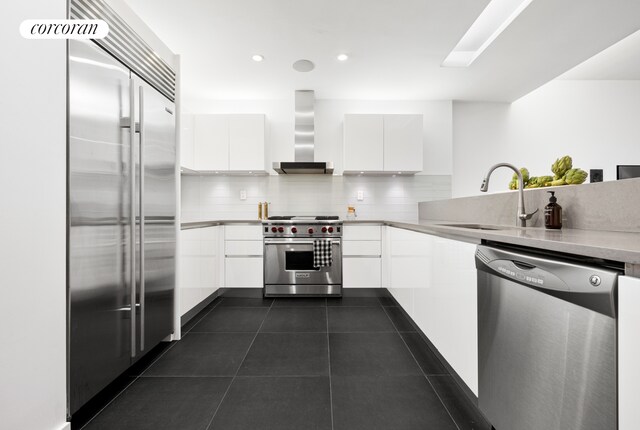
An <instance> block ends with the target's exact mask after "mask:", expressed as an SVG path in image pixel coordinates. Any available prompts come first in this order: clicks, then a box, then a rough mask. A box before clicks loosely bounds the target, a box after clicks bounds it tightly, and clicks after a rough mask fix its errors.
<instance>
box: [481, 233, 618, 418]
mask: <svg viewBox="0 0 640 430" xmlns="http://www.w3.org/2000/svg"><path fill="white" fill-rule="evenodd" d="M476 267H477V269H478V342H479V345H478V367H479V369H478V370H479V373H478V378H479V379H478V383H479V388H478V406H479V407H480V410H481V411H482V412H483V413H484V414H485V415H486V417H487V418H488V419H489V421H490V422H491V424H492V425H493V426H494V428H495V429H496V430H529V429H531V430H534V429H535V430H540V429H544V430H574V429H575V430H578V429H580V430H615V429H617V372H616V362H617V341H616V295H617V291H616V286H617V278H618V275H619V271H618V270H617V268H615V267H611V268H610V267H605V266H597V265H594V266H591V265H587V264H582V262H579V261H572V260H564V259H560V258H558V259H556V258H547V257H546V256H544V255H542V256H541V255H535V254H529V253H528V252H526V251H524V252H523V251H520V250H515V251H514V250H506V249H500V248H497V247H489V246H484V245H480V246H478V249H477V251H476Z"/></svg>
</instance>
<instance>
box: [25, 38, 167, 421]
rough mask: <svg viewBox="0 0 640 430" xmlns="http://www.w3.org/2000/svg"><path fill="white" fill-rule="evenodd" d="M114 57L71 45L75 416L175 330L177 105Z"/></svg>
mask: <svg viewBox="0 0 640 430" xmlns="http://www.w3.org/2000/svg"><path fill="white" fill-rule="evenodd" d="M114 37H115V35H114ZM133 48H135V47H127V46H125V45H123V46H121V51H122V52H123V54H122V56H123V57H122V58H124V60H125V62H126V60H127V58H126V57H125V55H126V54H127V53H130V52H132V51H133ZM136 49H137V48H136ZM115 54H116V55H114V52H108V51H107V50H105V49H103V47H101V46H98V45H97V44H96V43H94V42H92V41H74V40H72V41H69V62H68V64H69V69H68V73H69V82H68V88H69V99H68V101H69V104H68V109H69V112H68V118H69V124H68V130H69V140H68V145H69V147H68V154H69V155H68V157H69V158H68V259H67V261H68V348H69V350H68V362H69V381H68V391H69V392H68V402H69V404H68V412H69V415H72V414H73V413H74V412H76V411H77V410H78V408H80V407H81V406H82V405H83V404H85V403H86V402H87V401H88V400H89V399H90V398H92V397H93V396H94V395H95V394H97V393H98V392H99V391H100V390H102V389H103V388H105V387H106V386H107V385H108V384H109V383H110V382H112V381H113V380H114V379H115V378H116V377H117V376H118V375H120V374H122V373H123V372H125V371H126V369H127V368H128V367H129V366H130V365H131V364H132V363H134V362H136V361H137V360H138V359H140V357H142V356H143V355H144V354H145V353H147V352H148V351H149V350H150V349H152V348H153V347H154V346H156V345H157V344H158V343H159V342H161V341H162V340H163V339H165V338H166V337H167V336H169V335H170V334H171V333H172V332H173V321H174V318H173V314H174V288H175V242H176V230H175V229H176V224H175V223H176V145H175V117H174V103H173V101H172V100H170V99H169V98H167V97H166V96H165V95H164V94H162V93H161V92H160V91H158V90H157V89H156V87H158V86H157V85H154V86H152V85H150V84H148V83H147V82H146V81H152V79H151V77H153V76H152V75H149V77H145V79H143V78H142V77H141V76H139V75H138V74H136V73H135V72H134V71H133V70H132V69H131V68H130V67H127V66H125V64H124V62H121V61H120V60H119V59H116V57H117V52H116V53H115ZM132 64H134V63H132ZM141 70H143V69H141ZM143 71H144V70H143ZM156 75H157V74H156ZM34 126H37V124H36V125H34Z"/></svg>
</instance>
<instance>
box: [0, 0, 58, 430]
mask: <svg viewBox="0 0 640 430" xmlns="http://www.w3.org/2000/svg"><path fill="white" fill-rule="evenodd" d="M66 6H67V2H66V1H65V0H53V1H52V0H33V1H28V2H12V3H11V5H10V7H4V8H3V10H4V14H3V25H2V26H1V27H0V40H1V41H2V55H3V56H4V58H5V59H6V61H4V62H3V64H2V67H1V68H0V80H1V81H2V82H4V83H5V85H4V86H3V97H2V98H3V102H2V111H1V112H0V115H1V118H2V120H1V121H0V136H2V138H1V140H0V161H1V163H2V168H0V183H1V184H2V209H1V210H0V237H1V238H2V247H1V248H0V262H1V263H0V264H1V267H2V269H1V270H0V285H1V286H2V306H1V307H2V312H0V325H1V326H2V328H3V333H4V335H3V338H2V347H1V348H0V381H1V382H0V399H1V400H0V427H2V428H6V429H34V430H41V429H56V430H57V429H61V428H63V427H64V426H65V425H66V424H65V421H66V354H65V350H66V334H65V331H66V283H65V261H66V255H65V246H66V244H65V243H66V228H65V222H66V199H65V196H66V168H65V165H66V126H65V113H66V86H65V82H66V44H65V42H64V41H62V40H26V39H23V38H22V37H21V36H20V35H19V33H18V27H19V25H20V22H22V21H23V20H24V19H29V18H58V19H59V18H65V17H66Z"/></svg>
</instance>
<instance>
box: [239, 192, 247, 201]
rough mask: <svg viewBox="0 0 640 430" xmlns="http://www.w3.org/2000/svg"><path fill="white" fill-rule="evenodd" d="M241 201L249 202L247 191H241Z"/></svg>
mask: <svg viewBox="0 0 640 430" xmlns="http://www.w3.org/2000/svg"><path fill="white" fill-rule="evenodd" d="M240 200H247V190H240Z"/></svg>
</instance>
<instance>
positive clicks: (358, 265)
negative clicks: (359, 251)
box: [342, 256, 382, 288]
mask: <svg viewBox="0 0 640 430" xmlns="http://www.w3.org/2000/svg"><path fill="white" fill-rule="evenodd" d="M381 272H382V267H381V261H380V258H378V257H371V258H369V257H366V258H359V257H346V256H345V257H344V258H343V259H342V283H343V285H344V287H345V288H380V286H381V275H382V273H381Z"/></svg>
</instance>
